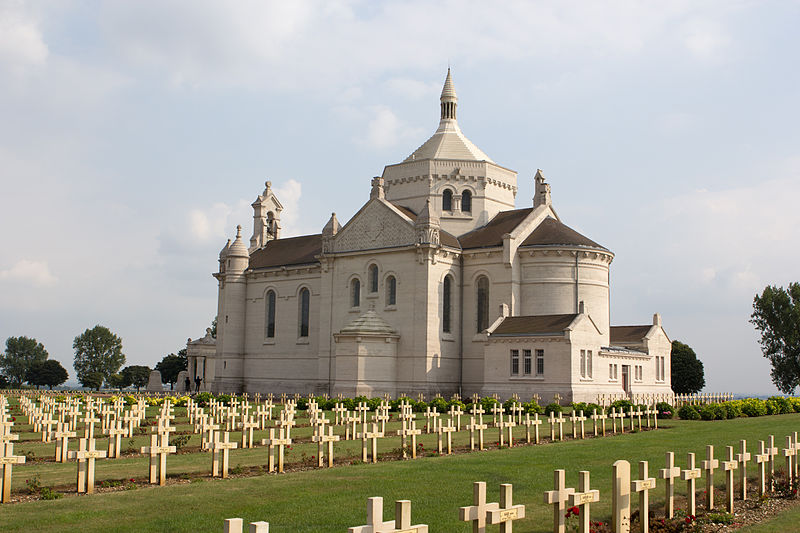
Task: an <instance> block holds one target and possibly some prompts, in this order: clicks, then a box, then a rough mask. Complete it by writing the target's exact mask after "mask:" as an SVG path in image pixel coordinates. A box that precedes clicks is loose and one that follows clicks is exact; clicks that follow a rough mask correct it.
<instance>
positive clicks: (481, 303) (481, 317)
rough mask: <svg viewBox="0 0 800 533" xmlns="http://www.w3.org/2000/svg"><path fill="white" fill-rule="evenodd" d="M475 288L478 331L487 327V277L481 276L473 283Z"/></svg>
mask: <svg viewBox="0 0 800 533" xmlns="http://www.w3.org/2000/svg"><path fill="white" fill-rule="evenodd" d="M475 286H476V288H477V300H478V302H477V303H478V305H477V306H476V311H477V314H478V317H477V326H478V333H480V332H482V331H483V330H485V329H486V328H488V327H489V278H487V277H486V276H481V277H479V278H478V281H477V282H476V283H475Z"/></svg>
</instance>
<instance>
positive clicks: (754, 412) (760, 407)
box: [742, 398, 767, 417]
mask: <svg viewBox="0 0 800 533" xmlns="http://www.w3.org/2000/svg"><path fill="white" fill-rule="evenodd" d="M742 413H744V414H745V415H746V416H751V417H752V416H764V415H766V414H767V404H766V402H765V401H764V400H759V399H758V398H747V399H746V400H742Z"/></svg>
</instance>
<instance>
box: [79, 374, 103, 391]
mask: <svg viewBox="0 0 800 533" xmlns="http://www.w3.org/2000/svg"><path fill="white" fill-rule="evenodd" d="M78 381H80V382H81V385H83V386H84V387H86V388H87V389H95V390H100V387H101V386H102V385H103V373H102V372H86V373H85V374H83V375H82V376H78Z"/></svg>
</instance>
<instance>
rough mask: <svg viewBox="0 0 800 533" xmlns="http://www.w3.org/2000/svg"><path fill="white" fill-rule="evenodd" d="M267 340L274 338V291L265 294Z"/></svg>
mask: <svg viewBox="0 0 800 533" xmlns="http://www.w3.org/2000/svg"><path fill="white" fill-rule="evenodd" d="M266 322H267V323H266V328H267V331H266V333H267V338H268V339H272V338H274V337H275V291H268V292H267V321H266Z"/></svg>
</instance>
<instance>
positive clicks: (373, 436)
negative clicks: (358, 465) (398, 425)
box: [361, 422, 383, 463]
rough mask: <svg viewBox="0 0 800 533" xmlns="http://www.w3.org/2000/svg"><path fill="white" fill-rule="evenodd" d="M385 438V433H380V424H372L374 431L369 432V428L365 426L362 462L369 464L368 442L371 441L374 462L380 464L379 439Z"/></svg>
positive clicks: (362, 442) (362, 439)
mask: <svg viewBox="0 0 800 533" xmlns="http://www.w3.org/2000/svg"><path fill="white" fill-rule="evenodd" d="M380 438H383V431H378V424H376V423H374V422H373V424H372V431H367V426H366V425H365V426H364V431H363V432H362V434H361V460H362V461H363V462H365V463H366V462H367V441H368V440H369V441H370V449H371V451H372V454H371V455H372V462H373V463H377V462H378V439H380Z"/></svg>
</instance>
